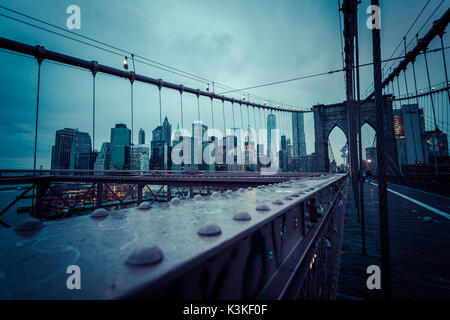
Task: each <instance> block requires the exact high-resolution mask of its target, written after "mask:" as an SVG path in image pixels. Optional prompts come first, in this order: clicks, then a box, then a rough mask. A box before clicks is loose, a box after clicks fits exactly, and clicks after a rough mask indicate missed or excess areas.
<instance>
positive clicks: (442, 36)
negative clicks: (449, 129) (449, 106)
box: [439, 32, 450, 114]
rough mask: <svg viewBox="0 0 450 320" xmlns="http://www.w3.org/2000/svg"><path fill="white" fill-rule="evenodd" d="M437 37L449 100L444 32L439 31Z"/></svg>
mask: <svg viewBox="0 0 450 320" xmlns="http://www.w3.org/2000/svg"><path fill="white" fill-rule="evenodd" d="M439 37H440V38H441V48H442V61H443V62H444V72H445V82H446V84H445V85H446V87H447V96H448V101H449V102H450V91H449V90H448V88H449V86H450V83H449V82H448V73H447V61H446V60H445V51H444V39H443V38H444V33H443V32H441V33H440V34H439ZM447 114H448V110H447Z"/></svg>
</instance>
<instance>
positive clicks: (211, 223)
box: [0, 175, 347, 299]
mask: <svg viewBox="0 0 450 320" xmlns="http://www.w3.org/2000/svg"><path fill="white" fill-rule="evenodd" d="M346 198H347V176H345V175H324V176H321V177H304V178H302V179H300V180H291V181H289V182H284V183H279V184H274V185H269V186H259V187H257V188H247V189H239V190H238V191H234V192H233V191H231V190H229V191H226V192H224V193H217V192H214V193H212V194H211V195H209V196H206V197H205V196H200V195H197V196H195V197H194V198H192V199H186V200H180V199H178V198H174V199H172V200H171V201H170V202H169V203H161V204H156V205H153V206H152V207H151V208H148V207H149V206H148V205H146V203H143V204H142V205H141V206H140V207H138V208H131V209H123V210H118V211H109V212H106V211H96V212H94V215H93V216H82V217H73V218H69V219H63V220H57V221H51V222H44V225H43V227H42V228H40V226H39V225H33V224H31V225H30V224H29V225H28V226H27V225H25V227H23V226H22V228H21V227H20V226H19V228H16V230H11V229H9V230H7V229H4V230H1V231H0V250H1V251H2V255H1V258H0V274H1V275H2V279H1V280H0V298H2V299H16V298H43V299H46V298H51V299H79V298H83V299H119V298H156V299H158V298H161V299H167V298H168V299H255V298H262V299H291V298H314V299H320V298H333V297H334V294H335V288H336V281H337V275H336V272H337V270H338V264H339V253H340V242H341V235H342V224H343V212H344V209H345V202H346ZM100 210H104V209H100ZM30 226H31V227H30ZM27 227H29V228H27ZM27 229H28V230H27ZM70 265H77V266H78V267H79V268H80V270H81V289H79V290H78V289H73V290H69V289H68V288H67V285H66V283H67V279H68V278H69V276H70V274H67V273H66V270H67V268H68V267H69V266H70Z"/></svg>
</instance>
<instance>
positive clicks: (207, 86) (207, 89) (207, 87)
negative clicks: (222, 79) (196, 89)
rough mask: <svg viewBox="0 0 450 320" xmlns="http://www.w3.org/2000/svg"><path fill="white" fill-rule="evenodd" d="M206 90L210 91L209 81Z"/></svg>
mask: <svg viewBox="0 0 450 320" xmlns="http://www.w3.org/2000/svg"><path fill="white" fill-rule="evenodd" d="M206 91H209V83H207V84H206Z"/></svg>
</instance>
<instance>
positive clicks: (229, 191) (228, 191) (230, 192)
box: [225, 190, 233, 196]
mask: <svg viewBox="0 0 450 320" xmlns="http://www.w3.org/2000/svg"><path fill="white" fill-rule="evenodd" d="M225 194H226V195H227V196H231V195H232V194H233V190H227V191H226V192H225Z"/></svg>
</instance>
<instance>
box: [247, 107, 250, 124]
mask: <svg viewBox="0 0 450 320" xmlns="http://www.w3.org/2000/svg"><path fill="white" fill-rule="evenodd" d="M249 109H250V106H249V105H248V104H247V129H248V128H250V111H249Z"/></svg>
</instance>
